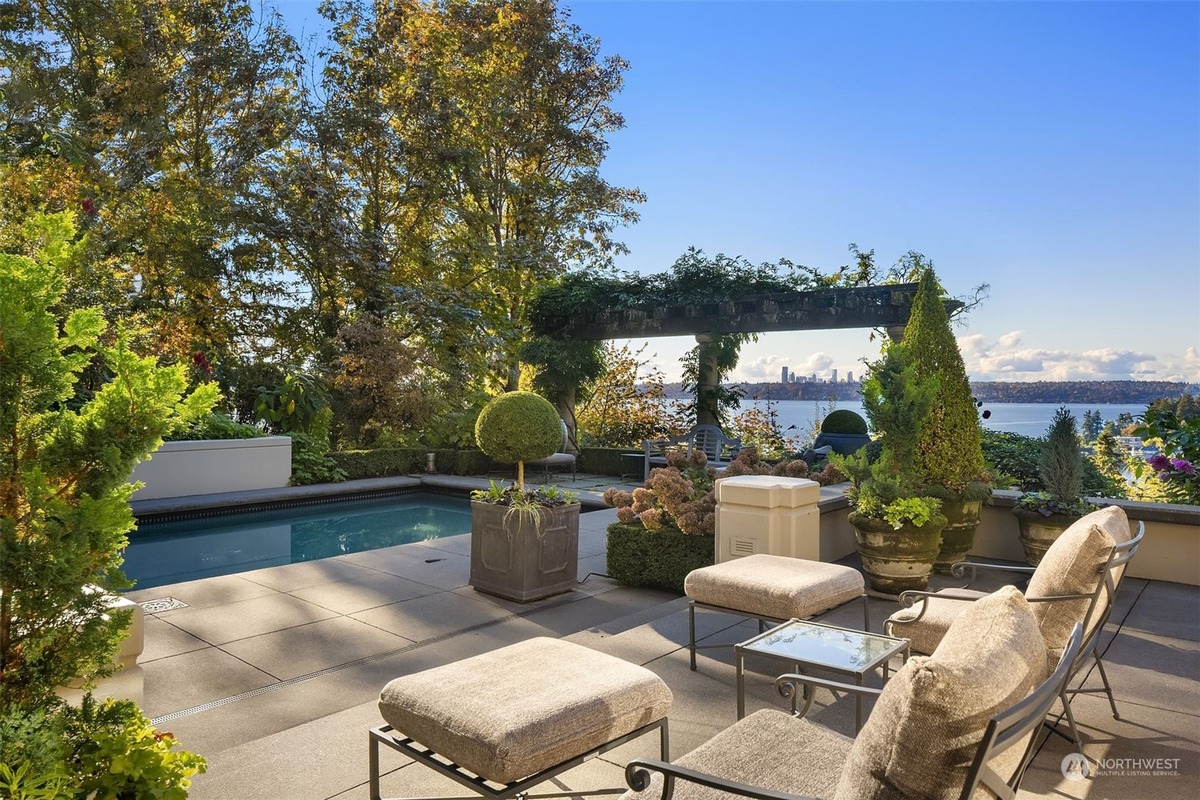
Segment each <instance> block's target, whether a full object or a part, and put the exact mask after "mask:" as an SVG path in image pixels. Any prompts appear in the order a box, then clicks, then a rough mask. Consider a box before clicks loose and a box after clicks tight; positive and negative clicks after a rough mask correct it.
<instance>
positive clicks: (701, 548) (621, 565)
mask: <svg viewBox="0 0 1200 800" xmlns="http://www.w3.org/2000/svg"><path fill="white" fill-rule="evenodd" d="M715 553H716V542H715V538H714V537H712V536H687V535H685V534H683V533H681V532H680V531H678V530H675V529H673V528H662V529H661V530H657V531H653V532H651V531H647V530H646V529H645V528H643V527H642V526H641V525H626V524H624V523H621V522H614V523H613V524H611V525H609V526H608V574H609V575H611V576H612V577H613V578H614V579H616V580H618V581H620V582H621V583H623V584H625V585H627V586H644V587H647V588H650V589H665V590H666V591H668V592H675V593H676V594H683V579H684V578H686V577H687V574H688V573H689V572H691V571H692V570H694V569H699V568H700V567H707V566H709V565H711V564H712V563H713V558H714V554H715Z"/></svg>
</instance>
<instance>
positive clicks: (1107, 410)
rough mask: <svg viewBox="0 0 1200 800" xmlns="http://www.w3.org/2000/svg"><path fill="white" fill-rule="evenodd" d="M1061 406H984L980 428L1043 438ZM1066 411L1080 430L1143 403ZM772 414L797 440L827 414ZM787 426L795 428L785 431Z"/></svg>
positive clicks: (780, 410)
mask: <svg viewBox="0 0 1200 800" xmlns="http://www.w3.org/2000/svg"><path fill="white" fill-rule="evenodd" d="M766 405H767V404H766V401H765V400H743V401H742V408H753V407H755V406H757V407H758V408H761V409H765V408H766ZM1061 405H1063V404H1062V403H984V404H983V409H981V410H988V411H991V412H992V415H991V417H990V418H988V419H985V420H983V426H984V427H985V428H990V429H992V430H996V431H1005V432H1008V433H1019V434H1022V435H1024V436H1038V437H1040V436H1044V435H1045V434H1046V429H1047V428H1048V427H1050V420H1051V418H1052V417H1053V416H1054V412H1055V411H1056V410H1057V409H1058V408H1059V407H1060V406H1061ZM1066 405H1067V409H1068V410H1070V412H1071V413H1072V414H1074V415H1075V421H1076V422H1077V423H1078V424H1079V425H1080V426H1082V425H1083V414H1084V412H1085V411H1099V412H1100V416H1101V417H1103V419H1104V421H1105V422H1111V421H1113V420H1115V419H1116V418H1117V415H1118V414H1120V413H1122V412H1126V413H1129V414H1132V415H1134V416H1135V417H1136V416H1137V415H1138V414H1141V413H1143V412H1144V411H1145V410H1146V404H1145V403H1134V404H1132V405H1113V404H1104V403H1090V404H1087V403H1085V404H1082V405H1075V404H1070V403H1068V404H1066ZM774 406H775V413H776V416H777V417H778V420H779V427H780V428H781V429H783V430H784V431H785V433H786V434H787V435H793V434H795V435H799V436H800V438H801V439H802V440H803V439H807V438H809V433H810V432H811V431H812V430H813V427H814V424H815V422H816V421H817V420H820V419H824V417H825V414H826V413H828V411H829V410H830V405H829V403H828V402H825V401H822V402H820V403H814V402H813V401H811V400H776V401H774ZM832 408H845V409H849V410H850V411H854V412H856V413H858V414H862V415H863V417H864V418H865V417H866V414H865V413H864V412H863V407H862V403H857V402H851V401H848V400H847V401H839V402H836V403H834V404H833V406H832ZM790 426H795V427H794V428H791V430H789V427H790Z"/></svg>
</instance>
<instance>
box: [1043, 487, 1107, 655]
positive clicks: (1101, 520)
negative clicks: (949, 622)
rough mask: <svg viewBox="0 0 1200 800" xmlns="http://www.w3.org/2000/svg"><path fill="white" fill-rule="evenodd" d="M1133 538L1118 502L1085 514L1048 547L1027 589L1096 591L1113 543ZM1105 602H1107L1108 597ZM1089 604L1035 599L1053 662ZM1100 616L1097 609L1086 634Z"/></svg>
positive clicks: (1047, 593) (1051, 592) (1052, 592)
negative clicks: (1116, 504)
mask: <svg viewBox="0 0 1200 800" xmlns="http://www.w3.org/2000/svg"><path fill="white" fill-rule="evenodd" d="M1129 538H1130V532H1129V518H1128V517H1127V516H1125V511H1124V510H1123V509H1121V508H1120V507H1118V506H1109V507H1107V508H1101V509H1099V510H1097V511H1093V512H1092V513H1090V514H1087V515H1086V516H1083V517H1080V518H1079V519H1078V520H1076V521H1075V523H1074V524H1073V525H1071V527H1069V528H1067V529H1066V530H1065V531H1063V533H1062V535H1061V536H1059V537H1058V539H1056V540H1055V541H1054V543H1053V544H1051V545H1050V547H1049V548H1047V550H1046V555H1044V556H1043V557H1042V561H1041V563H1040V564H1038V568H1037V569H1036V570H1035V571H1034V573H1033V577H1031V578H1030V579H1029V586H1028V588H1026V590H1025V594H1026V595H1028V596H1029V597H1050V596H1054V595H1063V594H1091V593H1092V592H1094V591H1095V590H1096V587H1097V586H1098V585H1099V584H1100V583H1101V582H1102V581H1103V580H1104V576H1102V575H1101V574H1100V569H1101V567H1103V566H1104V564H1105V562H1107V561H1108V557H1109V554H1110V553H1111V552H1112V548H1113V545H1116V544H1120V543H1122V542H1126V541H1129ZM1101 602H1104V598H1103V597H1101ZM1088 604H1089V601H1088V600H1086V599H1081V600H1064V601H1062V602H1055V603H1033V604H1032V605H1033V615H1034V617H1035V618H1036V619H1037V621H1038V624H1039V625H1040V626H1041V629H1042V636H1043V637H1044V638H1045V639H1046V647H1047V648H1048V650H1049V656H1048V657H1049V658H1050V660H1051V661H1052V662H1057V661H1058V657H1059V656H1060V655H1061V654H1062V651H1063V648H1064V647H1066V645H1067V640H1068V639H1069V638H1070V636H1071V629H1072V628H1074V627H1075V623H1076V622H1079V621H1081V620H1083V617H1084V615H1085V614H1086V613H1087V610H1088ZM1099 611H1100V608H1099V607H1098V608H1097V612H1099ZM1099 616H1100V614H1099V613H1093V614H1092V617H1091V618H1090V619H1088V620H1087V621H1086V622H1085V624H1084V635H1085V636H1087V635H1088V634H1089V633H1090V632H1091V629H1092V627H1093V626H1094V625H1095V623H1096V621H1097V620H1098V618H1099Z"/></svg>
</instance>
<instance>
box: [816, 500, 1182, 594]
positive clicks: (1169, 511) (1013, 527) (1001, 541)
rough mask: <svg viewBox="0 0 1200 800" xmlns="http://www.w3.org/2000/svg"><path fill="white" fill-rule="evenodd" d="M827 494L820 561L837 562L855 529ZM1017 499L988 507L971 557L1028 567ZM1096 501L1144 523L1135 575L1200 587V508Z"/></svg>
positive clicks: (849, 548)
mask: <svg viewBox="0 0 1200 800" xmlns="http://www.w3.org/2000/svg"><path fill="white" fill-rule="evenodd" d="M826 492H828V490H826ZM826 492H823V493H822V494H823V498H822V501H821V504H820V508H821V560H822V561H836V560H837V559H839V558H844V557H845V556H847V555H850V553H853V552H854V549H855V545H854V528H853V527H852V526H851V525H850V522H849V520H848V519H847V516H848V514H849V504H848V503H847V502H846V500H845V498H844V497H837V496H836V495H832V494H831V495H828V496H826ZM1019 495H1020V493H1019V492H1012V491H998V492H996V495H995V497H994V498H993V499H992V502H991V503H988V504H985V505H984V507H983V515H982V519H981V522H980V524H979V530H978V531H976V533H975V546H974V547H973V548H972V549H971V552H970V556H971V557H972V558H977V559H983V560H988V559H996V560H1004V561H1016V562H1018V563H1022V564H1023V563H1025V554H1024V552H1023V551H1022V549H1021V542H1020V540H1019V539H1018V535H1019V528H1018V526H1017V518H1016V517H1014V516H1013V514H1012V507H1013V505H1014V503H1015V502H1016V499H1017V497H1018V496H1019ZM1096 502H1103V503H1107V504H1110V505H1118V506H1121V507H1122V508H1124V509H1125V512H1126V513H1127V514H1128V515H1129V519H1130V521H1131V522H1132V523H1134V524H1136V523H1137V522H1139V521H1141V522H1144V523H1145V524H1146V538H1145V539H1144V540H1143V541H1142V546H1141V547H1140V548H1139V549H1138V554H1137V556H1136V557H1135V558H1134V559H1133V561H1131V562H1129V574H1130V575H1131V576H1133V577H1135V578H1146V579H1148V580H1155V581H1170V582H1172V583H1183V584H1187V585H1189V586H1200V506H1181V505H1170V504H1166V503H1137V502H1133V501H1131V500H1102V499H1100V498H1096Z"/></svg>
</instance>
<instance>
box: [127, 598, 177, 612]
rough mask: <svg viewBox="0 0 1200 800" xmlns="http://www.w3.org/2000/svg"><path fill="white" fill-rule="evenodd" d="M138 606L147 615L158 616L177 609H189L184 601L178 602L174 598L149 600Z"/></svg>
mask: <svg viewBox="0 0 1200 800" xmlns="http://www.w3.org/2000/svg"><path fill="white" fill-rule="evenodd" d="M138 605H140V606H141V607H142V611H145V612H146V613H147V614H158V613H161V612H163V611H174V610H175V609H177V608H187V607H188V604H187V603H185V602H183V601H182V600H176V599H175V598H174V597H160V598H158V599H156V600H147V601H145V602H144V603H138Z"/></svg>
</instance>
